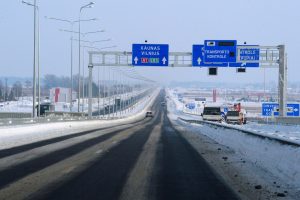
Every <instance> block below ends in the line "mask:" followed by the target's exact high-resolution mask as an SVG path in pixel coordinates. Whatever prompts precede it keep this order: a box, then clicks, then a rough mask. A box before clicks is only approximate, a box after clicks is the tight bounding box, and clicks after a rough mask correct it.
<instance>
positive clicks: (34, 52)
mask: <svg viewBox="0 0 300 200" xmlns="http://www.w3.org/2000/svg"><path fill="white" fill-rule="evenodd" d="M22 3H23V4H26V5H28V6H32V7H33V9H34V17H33V21H34V25H33V92H32V98H33V99H32V117H33V118H36V114H37V113H36V112H35V106H36V105H35V104H36V66H37V64H38V63H37V62H39V61H38V60H39V58H38V56H39V55H37V50H38V49H39V48H37V47H36V45H37V42H38V41H37V38H36V37H37V36H38V37H39V34H37V9H38V7H37V2H36V0H34V2H33V4H31V3H28V2H26V1H22Z"/></svg>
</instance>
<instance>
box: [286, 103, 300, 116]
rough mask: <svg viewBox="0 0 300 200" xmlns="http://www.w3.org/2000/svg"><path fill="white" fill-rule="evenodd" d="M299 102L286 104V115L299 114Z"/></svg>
mask: <svg viewBox="0 0 300 200" xmlns="http://www.w3.org/2000/svg"><path fill="white" fill-rule="evenodd" d="M299 108H300V106H299V104H287V116H297V117H298V116H299V114H300V113H299Z"/></svg>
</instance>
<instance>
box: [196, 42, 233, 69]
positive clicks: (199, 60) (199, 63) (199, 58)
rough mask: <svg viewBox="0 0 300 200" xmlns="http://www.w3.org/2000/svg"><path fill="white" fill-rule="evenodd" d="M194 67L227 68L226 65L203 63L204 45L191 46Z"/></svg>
mask: <svg viewBox="0 0 300 200" xmlns="http://www.w3.org/2000/svg"><path fill="white" fill-rule="evenodd" d="M192 65H193V66H194V67H228V63H205V62H204V45H203V44H202V45H193V63H192Z"/></svg>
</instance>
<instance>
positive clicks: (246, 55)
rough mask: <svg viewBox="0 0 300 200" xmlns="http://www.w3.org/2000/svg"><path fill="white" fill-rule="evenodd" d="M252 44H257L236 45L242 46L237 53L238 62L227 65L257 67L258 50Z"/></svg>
mask: <svg viewBox="0 0 300 200" xmlns="http://www.w3.org/2000/svg"><path fill="white" fill-rule="evenodd" d="M250 46H251V47H250ZM253 46H257V45H249V47H247V46H246V45H239V46H238V47H243V48H242V49H240V51H239V53H238V55H237V56H238V57H239V58H238V60H239V62H237V63H229V67H259V56H260V50H259V48H255V47H253ZM247 61H257V63H253V62H251V63H249V62H247Z"/></svg>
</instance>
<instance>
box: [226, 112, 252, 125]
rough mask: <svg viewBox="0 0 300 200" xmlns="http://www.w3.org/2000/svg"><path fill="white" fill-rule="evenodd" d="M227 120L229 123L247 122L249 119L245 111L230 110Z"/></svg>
mask: <svg viewBox="0 0 300 200" xmlns="http://www.w3.org/2000/svg"><path fill="white" fill-rule="evenodd" d="M226 122H227V123H228V124H240V125H242V124H246V123H247V119H246V115H245V113H243V112H239V111H228V112H227V115H226Z"/></svg>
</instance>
